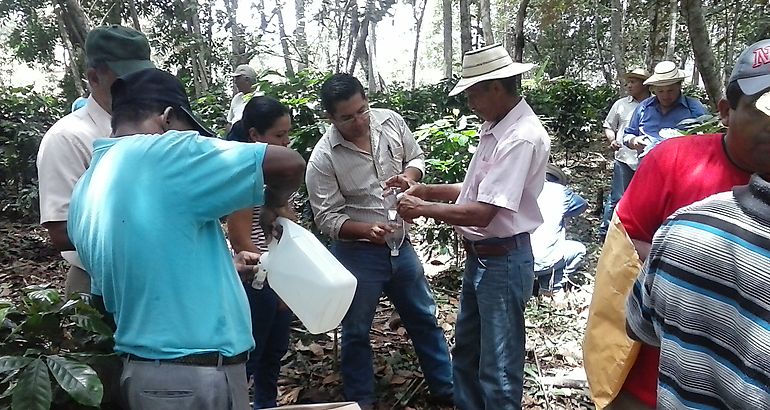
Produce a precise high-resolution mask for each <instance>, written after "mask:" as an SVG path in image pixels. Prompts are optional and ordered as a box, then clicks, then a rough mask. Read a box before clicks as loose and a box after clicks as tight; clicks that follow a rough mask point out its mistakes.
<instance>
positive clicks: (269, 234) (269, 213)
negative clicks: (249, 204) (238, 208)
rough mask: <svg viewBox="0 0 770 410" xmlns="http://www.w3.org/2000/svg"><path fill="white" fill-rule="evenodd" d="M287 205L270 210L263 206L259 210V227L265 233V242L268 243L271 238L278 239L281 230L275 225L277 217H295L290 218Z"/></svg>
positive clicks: (290, 213)
mask: <svg viewBox="0 0 770 410" xmlns="http://www.w3.org/2000/svg"><path fill="white" fill-rule="evenodd" d="M289 209H290V207H289V206H288V205H286V206H282V207H279V208H270V207H267V206H263V207H261V208H260V210H259V226H260V227H261V228H262V232H264V233H265V242H270V240H271V239H272V238H273V237H277V238H280V237H281V230H280V226H279V225H277V224H276V223H275V220H276V219H278V217H279V216H282V217H284V218H288V219H292V218H296V216H292V212H291V211H290V210H289Z"/></svg>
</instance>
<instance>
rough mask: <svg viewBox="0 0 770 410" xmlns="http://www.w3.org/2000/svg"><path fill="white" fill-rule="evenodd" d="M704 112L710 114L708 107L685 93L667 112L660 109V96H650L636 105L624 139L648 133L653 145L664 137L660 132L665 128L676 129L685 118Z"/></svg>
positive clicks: (626, 140)
mask: <svg viewBox="0 0 770 410" xmlns="http://www.w3.org/2000/svg"><path fill="white" fill-rule="evenodd" d="M704 114H708V111H707V110H706V107H704V106H703V104H701V103H700V101H698V100H696V99H695V98H691V97H686V96H685V95H684V94H681V95H680V96H679V100H677V101H676V103H674V106H673V107H671V109H670V110H669V111H668V112H667V113H665V114H663V112H662V111H661V110H660V103H659V102H658V98H657V97H655V96H652V97H649V98H647V99H646V100H644V101H642V102H641V103H639V106H637V107H636V110H635V111H634V114H633V115H632V116H631V122H630V123H629V124H628V127H626V130H625V135H626V137H625V138H624V139H623V141H624V142H626V143H627V142H628V141H629V139H630V137H632V136H633V137H638V136H642V135H647V136H649V137H650V139H651V141H650V142H651V145H654V144H657V143H658V142H660V140H661V139H662V138H661V136H660V134H659V133H660V130H662V129H664V128H673V129H676V128H677V125H678V124H679V123H680V122H682V121H683V120H686V119H689V118H698V117H700V116H701V115H704Z"/></svg>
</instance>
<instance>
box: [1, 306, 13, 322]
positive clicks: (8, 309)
mask: <svg viewBox="0 0 770 410" xmlns="http://www.w3.org/2000/svg"><path fill="white" fill-rule="evenodd" d="M10 311H11V308H10V307H4V308H0V326H2V325H3V322H5V317H6V316H8V312H10Z"/></svg>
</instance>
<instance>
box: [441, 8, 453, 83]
mask: <svg viewBox="0 0 770 410" xmlns="http://www.w3.org/2000/svg"><path fill="white" fill-rule="evenodd" d="M441 5H442V7H441V11H442V16H443V19H442V20H443V24H442V28H443V33H444V78H452V0H442V2H441Z"/></svg>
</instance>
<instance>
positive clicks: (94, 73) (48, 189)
mask: <svg viewBox="0 0 770 410" xmlns="http://www.w3.org/2000/svg"><path fill="white" fill-rule="evenodd" d="M85 53H86V63H87V65H88V68H87V71H86V76H87V78H88V84H89V88H90V91H91V96H90V97H88V103H87V104H86V106H85V107H84V108H83V109H81V110H77V111H75V112H73V113H70V114H69V115H67V116H65V117H64V118H62V119H60V120H59V121H57V122H56V123H55V124H54V125H53V126H52V127H51V128H50V129H49V130H48V132H47V133H46V134H45V135H44V136H43V140H42V141H41V142H40V148H39V150H38V153H37V171H38V180H39V181H40V222H41V223H42V224H43V226H44V227H45V228H46V229H47V230H48V234H49V235H50V237H51V242H53V245H54V246H55V247H56V249H57V250H59V251H60V252H61V254H62V257H63V258H64V259H65V260H67V262H69V264H70V269H69V271H68V272H67V279H66V281H65V285H64V288H65V292H66V293H67V294H71V293H74V292H83V293H88V292H90V278H89V276H88V274H87V273H86V272H85V271H84V270H83V265H82V264H81V262H80V258H78V255H77V252H75V248H74V247H73V246H72V243H71V242H70V240H69V237H68V235H67V213H68V210H69V204H70V196H71V195H72V190H73V188H74V187H75V183H76V182H77V181H78V179H79V178H80V176H81V175H83V173H84V172H85V171H86V169H87V168H88V164H89V163H90V162H91V151H92V149H93V147H92V144H93V141H94V140H96V139H97V138H106V137H109V136H110V134H111V132H112V130H111V127H110V120H111V117H110V113H111V105H112V95H111V94H110V87H111V86H112V83H113V82H114V81H115V79H116V78H118V77H121V76H124V75H126V74H130V73H133V72H135V71H139V70H142V69H145V68H151V67H154V65H153V63H152V62H151V61H150V44H149V42H148V41H147V37H145V35H144V34H142V33H141V32H139V31H136V30H134V29H131V28H128V27H121V26H117V25H113V26H102V27H96V28H94V29H93V30H91V31H90V32H89V33H88V37H87V38H86V45H85Z"/></svg>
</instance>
